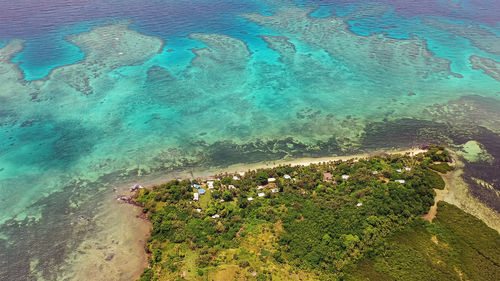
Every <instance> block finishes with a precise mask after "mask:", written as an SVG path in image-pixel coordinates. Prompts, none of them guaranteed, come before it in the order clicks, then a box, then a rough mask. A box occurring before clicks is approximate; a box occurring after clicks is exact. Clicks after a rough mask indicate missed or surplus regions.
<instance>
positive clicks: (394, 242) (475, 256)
mask: <svg viewBox="0 0 500 281" xmlns="http://www.w3.org/2000/svg"><path fill="white" fill-rule="evenodd" d="M438 209H439V211H438V213H437V218H436V219H435V220H434V222H433V223H432V224H431V223H429V222H427V221H423V220H420V219H419V220H415V221H414V222H412V223H411V224H409V225H408V226H407V227H405V229H403V230H402V231H400V232H398V233H396V234H394V235H392V236H391V237H390V238H389V239H388V240H387V242H385V243H384V245H382V246H380V248H379V250H378V252H376V253H373V254H372V255H371V256H370V257H367V258H365V259H363V260H362V261H361V262H360V263H359V265H358V266H357V267H356V268H355V269H354V270H353V271H352V272H350V273H349V274H348V277H349V278H347V280H373V281H376V280H381V281H387V280H500V236H499V234H498V232H496V231H495V230H493V229H491V228H489V227H488V226H486V225H485V224H484V223H483V222H481V221H480V220H479V219H477V218H475V217H474V216H471V215H469V214H467V213H465V212H463V211H461V210H460V209H458V208H457V207H455V206H453V205H450V204H448V203H445V202H439V204H438Z"/></svg>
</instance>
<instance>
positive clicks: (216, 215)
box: [212, 214, 220, 219]
mask: <svg viewBox="0 0 500 281" xmlns="http://www.w3.org/2000/svg"><path fill="white" fill-rule="evenodd" d="M216 218H220V216H219V214H215V215H213V216H212V219H216Z"/></svg>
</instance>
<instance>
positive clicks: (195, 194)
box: [193, 193, 200, 201]
mask: <svg viewBox="0 0 500 281" xmlns="http://www.w3.org/2000/svg"><path fill="white" fill-rule="evenodd" d="M198 199H200V195H199V194H198V193H193V200H194V201H198Z"/></svg>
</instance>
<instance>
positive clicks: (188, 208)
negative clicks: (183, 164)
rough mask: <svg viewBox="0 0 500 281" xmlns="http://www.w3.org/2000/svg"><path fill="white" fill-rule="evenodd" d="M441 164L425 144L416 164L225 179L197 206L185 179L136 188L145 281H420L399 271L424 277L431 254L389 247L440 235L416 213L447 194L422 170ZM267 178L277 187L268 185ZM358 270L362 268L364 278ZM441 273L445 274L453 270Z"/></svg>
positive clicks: (376, 161)
mask: <svg viewBox="0 0 500 281" xmlns="http://www.w3.org/2000/svg"><path fill="white" fill-rule="evenodd" d="M446 160H449V156H448V154H447V153H446V151H445V150H444V148H442V147H431V148H430V149H429V151H428V152H426V153H423V154H419V155H417V156H414V157H410V156H408V155H390V156H384V157H382V156H377V157H370V158H369V159H361V160H359V161H354V160H349V161H345V162H342V161H337V162H329V163H321V164H314V165H309V166H295V167H291V166H280V167H276V168H270V169H260V170H257V171H248V172H247V173H245V175H244V176H238V177H239V178H238V179H234V178H233V177H232V175H224V176H223V175H221V176H219V177H218V178H219V179H220V180H216V181H215V182H214V183H213V186H214V188H213V189H209V188H208V184H207V183H202V186H201V187H200V188H203V189H205V190H207V194H204V195H200V198H199V201H198V202H197V201H193V198H194V197H193V195H194V193H196V192H197V189H196V188H194V185H193V184H194V183H192V182H190V181H189V180H184V181H171V182H168V183H166V184H163V185H158V186H155V187H154V188H153V189H152V190H141V191H140V192H139V193H138V194H137V198H136V201H137V202H138V203H141V204H143V206H144V212H146V213H148V218H149V220H151V222H152V224H153V229H152V232H151V237H149V239H148V241H147V245H146V251H147V252H148V253H150V259H149V263H150V267H151V269H146V270H145V272H144V274H143V276H142V277H141V280H142V281H147V280H177V279H187V280H246V279H249V278H252V279H257V280H271V279H272V280H288V279H291V280H338V279H345V278H347V277H349V278H350V277H352V278H354V280H359V279H358V278H357V277H356V276H362V277H363V278H365V277H369V278H370V279H372V278H375V277H374V276H379V277H380V278H379V280H384V279H383V278H385V277H387V276H389V277H390V278H393V279H396V280H401V278H406V279H407V280H424V279H425V278H424V279H412V278H413V277H412V276H414V275H411V274H413V273H411V274H410V273H408V272H407V271H405V267H404V266H405V265H408V266H417V267H418V269H419V270H420V269H421V270H422V271H425V270H426V267H425V261H426V260H425V259H424V258H425V255H426V254H427V253H425V252H419V251H420V250H421V249H423V248H415V249H413V250H412V249H410V250H411V251H410V250H408V251H407V250H405V249H403V248H402V249H399V248H393V247H392V246H391V245H390V244H391V243H389V244H388V242H389V241H400V240H401V241H411V239H414V237H409V238H405V237H406V236H404V235H405V233H407V234H406V235H410V236H411V235H417V238H419V239H424V238H422V237H424V236H423V235H424V234H425V233H426V231H430V230H429V229H434V230H433V231H438V230H439V228H438V227H437V226H436V227H435V228H432V227H431V226H427V225H425V224H424V223H423V222H422V220H421V219H420V216H421V215H423V214H425V213H427V211H428V210H429V208H430V206H431V205H433V203H434V194H435V193H434V190H433V188H442V187H444V182H442V179H441V177H440V176H439V175H438V174H437V173H435V172H433V171H431V170H429V168H428V167H429V165H432V163H434V162H435V161H439V162H442V161H446ZM268 178H275V179H276V180H275V181H273V180H271V181H270V183H268ZM439 180H441V181H439ZM441 208H442V209H443V210H447V209H446V208H447V207H446V206H445V207H441V205H440V209H439V212H441ZM440 218H441V217H438V219H437V221H439V223H441V220H442V219H440ZM469 221H470V220H466V222H469ZM459 226H460V224H458V223H457V224H455V225H454V226H449V227H450V228H451V227H459ZM463 227H466V226H463ZM442 229H443V230H442V232H443V233H445V234H446V235H448V236H446V235H445V234H440V235H444V237H445V238H446V237H451V234H449V233H451V231H448V232H446V231H445V230H446V229H448V226H446V227H443V228H442ZM417 230H418V231H417ZM454 230H455V229H453V231H454ZM447 233H448V234H447ZM439 237H441V236H439ZM489 237H490V236H488V238H489ZM445 238H442V239H445ZM398 239H399V240H398ZM404 239H407V240H404ZM408 239H410V240H408ZM415 239H416V238H415ZM439 239H441V238H439ZM416 241H419V240H416ZM443 241H448V240H443ZM453 241H455V240H453ZM446 243H448V245H452V244H451V242H446ZM392 244H394V245H395V246H394V247H396V246H397V245H399V244H397V243H395V242H394V243H392ZM467 245H468V244H467ZM482 245H483V244H480V245H479V246H482ZM479 246H477V247H479ZM490 246H494V245H490ZM415 247H416V246H415ZM464 247H465V246H464ZM457 249H458V248H457ZM481 249H482V248H481ZM491 249H492V250H490V252H484V254H485V255H487V257H489V258H491V257H492V256H495V250H494V249H498V247H496V248H495V247H494V248H491ZM412 251H413V252H412ZM492 251H493V252H492ZM460 253H461V252H453V251H452V252H451V254H450V256H451V257H453V258H458V257H456V255H457V254H460ZM481 253H482V252H481ZM405 255H412V257H411V258H412V259H409V261H411V262H409V263H408V264H401V265H398V266H397V268H396V269H397V270H396V269H393V268H392V267H390V266H389V265H386V267H383V265H384V264H385V263H384V261H380V258H387V259H390V260H391V262H394V261H396V260H398V259H399V258H405V257H404V256H405ZM496 256H497V257H498V256H499V255H498V253H496ZM400 262H401V263H405V260H401V261H400ZM396 264H397V263H396ZM454 265H461V264H460V263H459V261H456V262H455V263H454ZM484 266H485V267H488V264H486V263H485V264H484ZM360 268H366V270H362V272H361V273H360V271H359V269H360ZM446 268H447V270H448V271H446V272H445V271H443V272H445V273H446V274H448V273H450V272H452V271H453V268H452V269H450V268H448V267H446ZM460 268H463V272H467V274H469V275H467V276H473V275H472V273H469V271H466V268H465V267H460ZM450 270H451V271H450ZM453 272H455V271H453ZM424 273H425V274H430V273H429V272H427V271H425V272H422V274H424ZM445 273H443V274H445ZM360 274H361V275H360ZM363 274H364V275H363ZM366 274H372V275H366ZM415 274H418V273H415ZM450 274H451V273H450ZM464 274H465V273H464ZM422 276H426V275H422ZM436 276H440V275H436ZM443 276H445V275H443ZM446 276H448V275H446ZM387 280H390V279H387ZM429 280H435V279H432V278H431V279H429ZM443 280H446V279H443Z"/></svg>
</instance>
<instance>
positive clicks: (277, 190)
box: [271, 188, 280, 193]
mask: <svg viewBox="0 0 500 281" xmlns="http://www.w3.org/2000/svg"><path fill="white" fill-rule="evenodd" d="M271 192H272V193H276V192H280V190H279V189H277V188H273V189H271Z"/></svg>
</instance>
